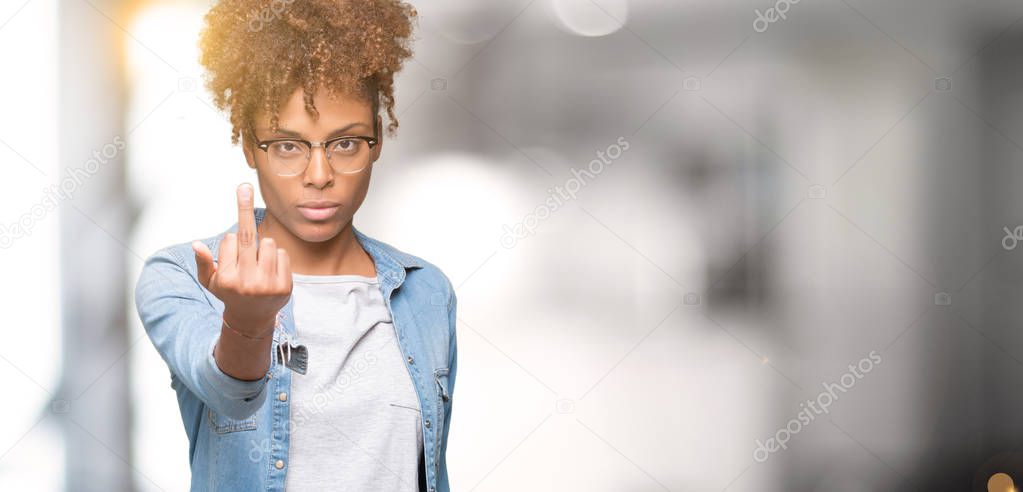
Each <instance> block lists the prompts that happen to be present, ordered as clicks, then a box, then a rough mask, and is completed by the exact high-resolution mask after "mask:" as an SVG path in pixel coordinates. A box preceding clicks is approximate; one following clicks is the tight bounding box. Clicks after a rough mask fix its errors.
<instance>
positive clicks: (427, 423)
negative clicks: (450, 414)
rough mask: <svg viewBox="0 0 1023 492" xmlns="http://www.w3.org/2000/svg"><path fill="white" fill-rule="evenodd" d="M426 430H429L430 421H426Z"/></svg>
mask: <svg viewBox="0 0 1023 492" xmlns="http://www.w3.org/2000/svg"><path fill="white" fill-rule="evenodd" d="M426 428H427V429H429V428H430V421H429V420H427V421H426Z"/></svg>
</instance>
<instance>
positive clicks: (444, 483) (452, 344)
mask: <svg viewBox="0 0 1023 492" xmlns="http://www.w3.org/2000/svg"><path fill="white" fill-rule="evenodd" d="M448 286H449V288H450V289H451V297H450V302H449V303H448V329H449V330H450V336H449V342H448V344H449V345H448V354H449V355H448V357H449V359H448V398H449V399H450V402H451V403H450V406H451V408H450V409H449V411H448V413H447V415H445V416H444V426H443V429H444V435H443V436H441V443H440V450H441V452H440V459H441V460H443V463H441V467H440V470H441V476H440V477H438V480H437V482H438V490H442V491H443V490H448V487H449V484H448V470H447V469H448V467H447V454H448V453H447V449H448V431H449V430H450V429H451V414H452V413H454V410H455V374H456V373H457V372H458V343H457V342H456V335H455V324H456V321H457V315H458V297H457V296H456V295H455V289H454V288H453V287H451V284H450V282H449V283H448Z"/></svg>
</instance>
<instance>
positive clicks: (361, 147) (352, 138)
mask: <svg viewBox="0 0 1023 492" xmlns="http://www.w3.org/2000/svg"><path fill="white" fill-rule="evenodd" d="M376 145H377V138H376V137H366V136H361V135H346V136H342V137H334V138H330V139H327V140H323V141H321V142H310V141H309V140H303V139H301V138H275V139H271V140H262V141H259V142H257V143H256V147H258V148H260V149H261V150H263V151H264V152H266V156H267V162H268V163H269V166H270V170H271V171H273V172H274V173H275V174H277V175H278V176H298V175H299V174H302V173H304V172H305V170H306V168H307V167H309V161H310V160H311V158H312V155H313V149H314V148H316V147H323V151H324V153H326V155H327V162H328V163H329V164H330V167H331V168H332V169H334V172H337V173H340V174H355V173H357V172H360V171H362V170H363V169H366V168H367V167H369V163H370V154H371V153H372V152H371V151H372V149H373V147H376Z"/></svg>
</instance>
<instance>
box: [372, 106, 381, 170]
mask: <svg viewBox="0 0 1023 492" xmlns="http://www.w3.org/2000/svg"><path fill="white" fill-rule="evenodd" d="M383 121H384V119H383V118H381V117H380V115H377V116H376V131H375V132H374V133H376V136H377V144H376V145H374V146H373V155H372V156H371V160H372V162H376V161H377V159H379V158H380V151H381V150H383V148H384V133H383Z"/></svg>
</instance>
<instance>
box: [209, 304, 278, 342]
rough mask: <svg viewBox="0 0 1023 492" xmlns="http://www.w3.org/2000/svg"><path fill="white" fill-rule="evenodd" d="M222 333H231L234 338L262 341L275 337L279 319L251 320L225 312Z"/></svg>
mask: <svg viewBox="0 0 1023 492" xmlns="http://www.w3.org/2000/svg"><path fill="white" fill-rule="evenodd" d="M222 321H223V323H222V324H223V328H225V329H224V330H221V331H222V332H227V333H231V334H232V335H233V336H234V337H241V338H244V339H249V340H262V339H266V338H269V337H271V336H272V335H273V331H274V328H276V326H277V317H276V316H274V317H271V318H269V319H266V318H263V319H259V318H255V319H254V318H251V317H244V316H238V315H236V314H235V313H233V312H231V311H228V310H225V311H224V314H223V316H222Z"/></svg>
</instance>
